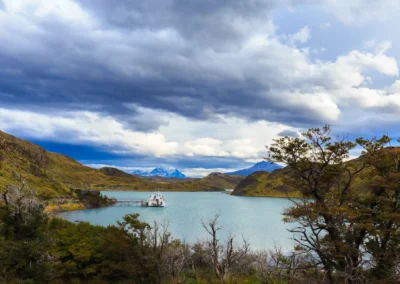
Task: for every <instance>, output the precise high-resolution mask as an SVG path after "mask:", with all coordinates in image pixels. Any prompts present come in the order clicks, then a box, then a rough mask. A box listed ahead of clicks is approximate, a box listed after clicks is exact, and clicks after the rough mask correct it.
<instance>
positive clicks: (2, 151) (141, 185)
mask: <svg viewBox="0 0 400 284" xmlns="http://www.w3.org/2000/svg"><path fill="white" fill-rule="evenodd" d="M14 173H17V174H18V175H21V176H23V178H24V179H26V180H27V181H28V183H29V186H30V187H31V188H34V189H37V190H38V192H39V194H40V195H41V196H42V197H48V198H52V197H57V196H70V195H71V190H70V188H85V189H123V190H177V191H201V190H206V191H213V190H221V189H224V188H233V187H235V185H236V184H237V183H238V182H239V181H240V179H241V178H239V177H229V176H225V175H222V174H218V175H211V176H208V177H205V178H203V179H193V180H189V181H188V180H183V181H182V182H177V181H174V182H168V180H164V181H159V182H154V181H147V180H144V179H141V178H139V177H137V176H133V175H129V174H127V173H124V172H122V171H119V170H117V169H113V168H106V169H100V170H97V169H93V168H90V167H86V166H84V165H82V164H80V163H78V162H77V161H75V160H73V159H71V158H69V157H67V156H65V155H61V154H57V153H50V152H47V151H45V150H44V149H43V148H41V147H39V146H37V145H35V144H33V143H31V142H29V141H25V140H21V139H18V138H16V137H14V136H11V135H9V134H7V133H4V132H2V131H0V189H1V188H4V187H5V186H6V185H9V184H13V183H16V181H17V179H16V177H15V174H14Z"/></svg>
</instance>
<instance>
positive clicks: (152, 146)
mask: <svg viewBox="0 0 400 284" xmlns="http://www.w3.org/2000/svg"><path fill="white" fill-rule="evenodd" d="M0 128H1V129H3V130H4V131H17V132H19V133H23V134H25V135H28V136H29V137H33V138H37V139H48V140H53V141H54V140H55V141H62V142H67V143H88V144H95V145H98V146H106V147H110V148H114V147H115V149H121V150H124V151H127V152H131V153H141V154H147V155H154V156H156V157H159V156H166V155H174V154H176V153H177V152H178V144H177V143H175V142H170V141H167V139H166V138H165V136H164V135H162V134H161V133H158V132H151V133H144V132H138V131H132V130H127V129H125V128H124V127H123V124H122V123H121V122H119V121H117V120H116V119H114V118H112V117H109V116H103V115H101V114H98V113H93V112H66V113H60V114H40V113H36V112H30V111H20V110H9V109H4V108H0Z"/></svg>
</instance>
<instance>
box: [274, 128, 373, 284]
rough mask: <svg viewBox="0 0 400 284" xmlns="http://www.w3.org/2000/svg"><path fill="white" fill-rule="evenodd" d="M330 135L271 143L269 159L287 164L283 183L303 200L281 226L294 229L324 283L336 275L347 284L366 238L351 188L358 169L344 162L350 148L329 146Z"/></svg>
mask: <svg viewBox="0 0 400 284" xmlns="http://www.w3.org/2000/svg"><path fill="white" fill-rule="evenodd" d="M330 131H331V130H330V127H329V126H327V125H326V126H324V127H323V128H321V129H320V128H312V129H310V130H308V131H307V132H305V133H303V137H304V138H291V137H284V138H280V139H277V140H274V141H275V143H274V144H273V145H272V146H271V147H269V151H270V153H271V154H270V159H271V160H272V161H275V162H279V163H284V164H286V165H287V168H288V176H289V181H288V182H289V183H290V184H291V186H292V187H293V188H297V189H298V190H300V191H301V192H302V193H303V196H304V197H303V198H302V199H301V200H295V201H294V206H293V207H291V208H289V209H287V210H286V211H285V212H284V215H285V221H286V222H294V223H297V224H299V226H297V227H296V228H294V229H292V230H290V231H291V232H293V233H295V240H296V242H297V243H298V244H299V245H300V248H301V249H303V250H306V251H310V252H312V253H314V254H315V255H316V257H317V258H318V260H319V262H317V263H316V265H320V266H321V267H322V268H323V270H324V271H325V276H326V282H328V283H334V282H335V280H334V273H335V272H336V274H339V275H340V276H341V277H342V278H345V279H346V281H347V282H349V283H350V282H352V281H356V279H358V274H359V272H360V266H361V264H362V259H363V258H362V256H363V253H362V249H361V248H362V244H363V241H364V239H365V237H366V233H367V231H366V228H365V227H364V224H362V223H360V222H358V220H359V218H360V217H362V216H361V215H360V213H359V211H358V210H357V204H356V203H354V202H353V201H354V200H355V198H356V197H357V192H355V190H354V188H353V187H352V185H353V184H354V180H355V178H356V176H357V175H358V174H359V173H360V172H361V171H362V170H363V168H364V165H357V164H349V163H345V160H346V159H347V158H348V157H349V151H350V150H351V149H353V148H354V147H355V146H356V144H355V143H352V142H350V141H346V140H337V141H332V138H331V137H330ZM342 280H343V279H342Z"/></svg>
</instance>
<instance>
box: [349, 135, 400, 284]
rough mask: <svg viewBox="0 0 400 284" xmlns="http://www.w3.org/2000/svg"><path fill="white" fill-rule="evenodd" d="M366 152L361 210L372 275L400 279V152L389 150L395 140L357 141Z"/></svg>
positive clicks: (390, 279)
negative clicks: (366, 230) (365, 221)
mask: <svg viewBox="0 0 400 284" xmlns="http://www.w3.org/2000/svg"><path fill="white" fill-rule="evenodd" d="M356 141H357V143H358V144H359V145H361V146H362V147H363V148H364V151H363V153H362V154H363V156H362V160H363V161H364V163H365V164H366V166H367V169H366V171H367V175H366V176H365V177H364V187H363V189H364V194H365V196H363V198H362V200H360V202H359V203H360V204H361V206H360V208H362V210H363V211H364V212H365V215H366V216H367V217H368V219H367V221H368V222H369V224H370V226H369V228H368V239H367V240H366V251H367V252H368V253H370V254H371V256H372V258H371V260H372V261H373V264H372V265H373V269H372V275H371V276H373V277H376V278H377V279H379V280H381V281H392V282H395V281H396V280H397V281H399V280H400V279H399V275H398V274H397V279H396V268H398V267H396V266H398V265H399V261H400V259H399V256H400V149H398V148H394V147H388V146H389V145H390V141H391V139H390V138H389V137H388V136H386V135H384V136H382V137H381V138H373V139H371V140H366V139H363V138H359V139H357V140H356Z"/></svg>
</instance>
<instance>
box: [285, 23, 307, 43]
mask: <svg viewBox="0 0 400 284" xmlns="http://www.w3.org/2000/svg"><path fill="white" fill-rule="evenodd" d="M310 38H311V30H310V28H309V27H307V26H305V27H303V28H302V29H301V30H299V31H298V32H297V33H295V34H292V35H290V36H289V39H290V40H291V42H292V43H296V42H300V43H306V42H307V41H308V40H309V39H310Z"/></svg>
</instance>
